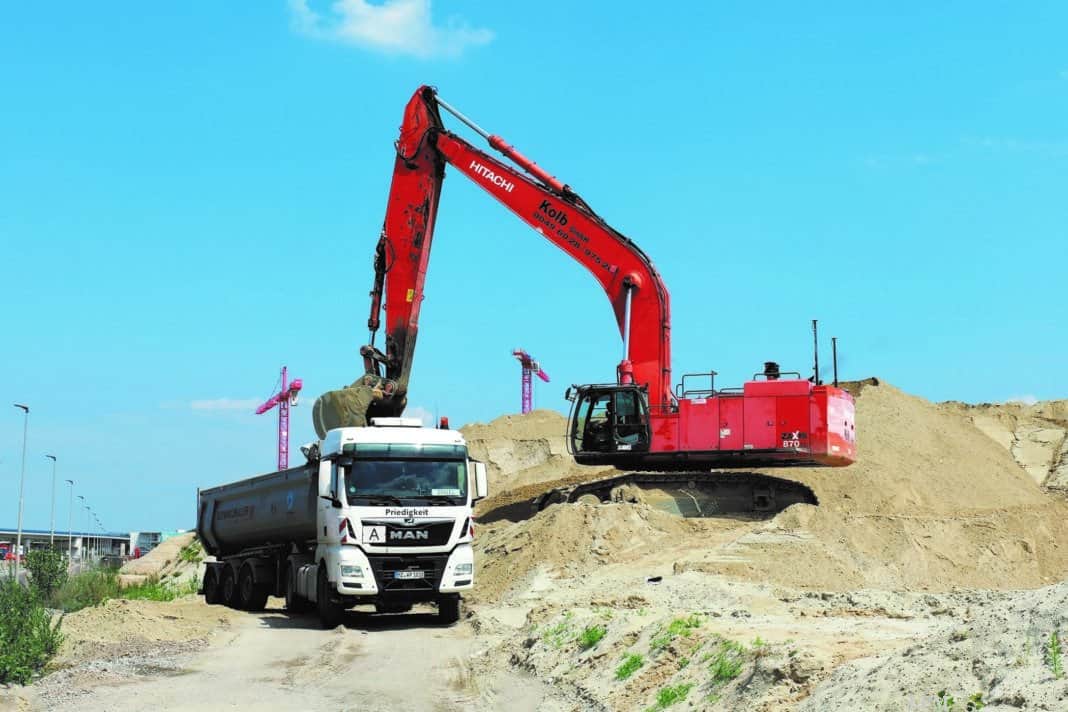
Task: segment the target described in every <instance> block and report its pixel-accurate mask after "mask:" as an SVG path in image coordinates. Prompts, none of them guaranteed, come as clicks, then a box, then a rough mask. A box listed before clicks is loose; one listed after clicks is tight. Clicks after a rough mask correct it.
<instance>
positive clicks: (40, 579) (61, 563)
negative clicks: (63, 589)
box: [26, 549, 67, 601]
mask: <svg viewBox="0 0 1068 712" xmlns="http://www.w3.org/2000/svg"><path fill="white" fill-rule="evenodd" d="M26 571H27V572H29V574H30V584H31V585H32V586H33V588H34V590H35V591H36V592H37V594H38V595H39V596H40V597H41V600H42V601H47V600H48V599H50V598H51V597H52V594H53V593H55V591H56V589H58V588H59V587H60V586H62V585H63V584H64V583H66V581H67V557H66V556H64V555H63V553H62V552H59V551H56V550H55V549H31V550H30V551H29V552H28V553H27V554H26Z"/></svg>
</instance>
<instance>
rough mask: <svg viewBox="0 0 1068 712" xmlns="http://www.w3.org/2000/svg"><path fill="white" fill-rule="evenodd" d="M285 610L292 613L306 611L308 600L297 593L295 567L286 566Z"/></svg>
mask: <svg viewBox="0 0 1068 712" xmlns="http://www.w3.org/2000/svg"><path fill="white" fill-rule="evenodd" d="M286 611H288V612H289V613H293V614H298V613H307V612H308V600H307V599H306V598H304V597H303V596H301V595H300V594H299V593H297V569H296V568H295V567H293V566H287V567H286Z"/></svg>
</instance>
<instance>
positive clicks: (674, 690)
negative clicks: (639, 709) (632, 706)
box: [649, 683, 693, 710]
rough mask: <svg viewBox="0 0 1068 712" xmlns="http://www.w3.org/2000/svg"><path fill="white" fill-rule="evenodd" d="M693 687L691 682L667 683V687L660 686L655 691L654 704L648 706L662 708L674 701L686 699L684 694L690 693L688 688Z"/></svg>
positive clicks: (655, 708) (653, 708)
mask: <svg viewBox="0 0 1068 712" xmlns="http://www.w3.org/2000/svg"><path fill="white" fill-rule="evenodd" d="M692 688H693V684H692V683H683V684H680V685H668V686H667V687H662V688H660V691H659V692H657V693H656V704H655V705H653V706H652V707H650V708H649V709H650V710H663V709H667V708H668V707H671V706H672V705H673V704H675V703H676V702H682V701H683V700H685V699H686V695H688V694H690V690H691V689H692Z"/></svg>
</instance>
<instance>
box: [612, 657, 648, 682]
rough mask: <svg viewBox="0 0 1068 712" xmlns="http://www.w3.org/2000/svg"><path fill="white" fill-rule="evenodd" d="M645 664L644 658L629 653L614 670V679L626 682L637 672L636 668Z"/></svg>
mask: <svg viewBox="0 0 1068 712" xmlns="http://www.w3.org/2000/svg"><path fill="white" fill-rule="evenodd" d="M644 664H645V658H643V657H642V656H641V655H638V654H637V653H631V654H630V655H628V656H627V657H625V658H623V662H622V663H620V665H619V667H617V668H616V679H617V680H626V679H627V678H628V677H630V676H631V675H633V674H634V673H635V672H637V670H638V668H640V667H641V666H642V665H644Z"/></svg>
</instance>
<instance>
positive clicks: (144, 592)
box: [52, 569, 199, 613]
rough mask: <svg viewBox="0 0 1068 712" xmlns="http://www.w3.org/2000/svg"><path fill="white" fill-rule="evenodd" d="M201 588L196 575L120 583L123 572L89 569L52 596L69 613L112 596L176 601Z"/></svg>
mask: <svg viewBox="0 0 1068 712" xmlns="http://www.w3.org/2000/svg"><path fill="white" fill-rule="evenodd" d="M198 589H199V582H198V581H197V580H196V578H192V579H189V580H187V581H186V582H184V583H177V582H173V581H168V582H166V583H164V582H162V581H160V580H159V579H157V578H155V577H150V578H148V579H146V580H145V581H142V582H141V583H137V584H134V585H132V586H127V587H125V588H123V587H121V586H120V585H119V575H118V573H117V572H116V571H115V570H113V569H101V570H99V571H86V572H84V573H81V574H78V575H77V576H73V577H71V578H70V579H69V580H68V581H67V582H66V583H65V584H64V585H63V586H61V587H60V588H59V590H58V591H56V593H55V594H54V595H53V596H52V605H53V606H55V607H56V608H59V609H61V610H63V611H65V612H67V613H71V612H73V611H79V610H81V609H83V608H88V607H90V606H97V605H100V604H101V603H103V602H104V601H106V600H108V599H109V598H127V599H130V600H143V601H173V600H174V599H176V598H180V597H181V596H186V595H190V594H195V593H196V592H197V590H198Z"/></svg>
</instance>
